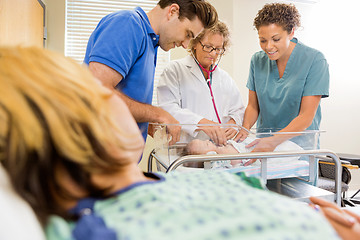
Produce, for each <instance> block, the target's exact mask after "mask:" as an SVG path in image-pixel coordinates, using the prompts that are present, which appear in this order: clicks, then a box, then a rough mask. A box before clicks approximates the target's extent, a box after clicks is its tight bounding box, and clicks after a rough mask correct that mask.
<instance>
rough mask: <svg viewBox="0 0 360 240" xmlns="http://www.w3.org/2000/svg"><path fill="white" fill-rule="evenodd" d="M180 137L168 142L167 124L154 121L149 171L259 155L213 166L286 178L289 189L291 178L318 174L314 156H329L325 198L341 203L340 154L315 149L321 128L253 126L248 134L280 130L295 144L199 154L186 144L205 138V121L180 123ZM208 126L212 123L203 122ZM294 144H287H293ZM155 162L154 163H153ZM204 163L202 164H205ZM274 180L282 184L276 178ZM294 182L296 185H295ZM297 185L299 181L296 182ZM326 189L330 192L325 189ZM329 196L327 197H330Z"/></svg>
mask: <svg viewBox="0 0 360 240" xmlns="http://www.w3.org/2000/svg"><path fill="white" fill-rule="evenodd" d="M180 126H181V129H182V131H181V138H180V141H179V142H177V143H176V144H173V145H169V141H170V140H171V136H170V135H169V134H168V129H167V128H168V127H169V125H166V124H153V126H152V127H153V128H154V129H155V133H154V148H153V150H152V151H151V153H150V155H149V158H148V171H149V172H151V171H153V168H154V167H155V168H156V170H155V171H162V172H171V171H182V172H189V171H190V172H191V171H204V170H207V169H206V165H207V166H209V163H214V162H219V161H227V163H229V161H232V160H242V159H243V160H247V159H259V160H258V162H259V163H258V164H256V165H250V166H241V165H240V166H239V165H235V166H231V167H229V164H227V165H226V166H225V167H223V168H221V166H220V167H216V169H211V168H210V169H209V170H220V171H228V172H245V173H246V174H247V175H249V176H258V177H260V178H262V179H263V181H264V182H265V183H266V182H267V181H269V180H270V181H271V182H274V180H280V179H281V181H284V179H286V181H284V182H288V183H289V184H290V185H291V186H290V187H288V188H289V189H292V188H296V186H295V185H296V184H295V183H296V182H294V180H293V179H294V178H297V179H301V181H299V184H301V182H304V181H307V182H310V183H313V182H314V181H315V179H316V177H317V159H325V158H326V159H331V160H332V161H333V162H334V163H335V170H336V171H335V190H336V191H335V195H334V194H330V195H328V196H327V200H331V201H335V202H336V203H337V204H339V205H340V203H341V170H342V169H341V163H340V160H339V157H338V156H337V155H336V154H335V153H334V152H332V151H330V150H324V149H317V148H318V143H319V136H320V133H322V131H303V132H296V133H278V132H277V130H276V129H270V130H269V129H265V130H264V129H263V130H261V131H259V130H256V129H252V130H251V131H249V138H252V139H256V138H263V137H270V136H275V135H276V134H281V135H282V136H284V137H285V138H287V139H288V140H286V141H291V142H292V143H296V144H295V145H297V146H298V147H295V148H289V149H281V150H279V151H274V152H242V153H233V154H210V155H209V154H201V155H188V154H186V153H185V152H186V151H185V150H184V149H185V148H186V146H187V145H188V143H189V142H191V141H192V140H194V139H201V140H204V141H205V140H207V138H208V137H207V135H206V134H204V133H203V132H202V131H198V129H199V128H200V127H202V126H204V124H201V125H199V124H180ZM206 126H211V125H206ZM221 127H222V128H234V129H237V130H239V129H240V128H241V127H240V126H237V125H225V124H222V125H221ZM293 145H294V144H292V145H291V144H290V146H293ZM154 165H155V166H154ZM204 166H205V168H204ZM277 184H281V183H280V181H278V183H277ZM294 184H295V185H294ZM299 186H300V185H299ZM301 186H308V187H307V188H309V189H310V188H313V190H315V189H317V190H318V191H320V192H321V191H324V192H322V194H323V193H325V192H327V191H325V190H321V189H318V188H316V187H314V186H311V185H310V184H305V185H304V184H301ZM327 193H329V192H327ZM329 198H330V199H329Z"/></svg>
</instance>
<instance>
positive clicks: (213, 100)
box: [191, 51, 221, 124]
mask: <svg viewBox="0 0 360 240" xmlns="http://www.w3.org/2000/svg"><path fill="white" fill-rule="evenodd" d="M191 55H192V56H193V58H194V60H195V62H196V63H197V64H198V66H199V67H200V68H201V69H202V70H203V71H205V72H206V73H207V74H208V78H207V79H206V78H205V80H206V83H207V85H208V87H209V90H210V95H211V100H212V103H213V106H214V110H215V114H216V117H217V119H218V121H219V123H220V124H221V120H220V116H219V113H218V110H217V108H216V104H215V97H214V94H213V91H212V88H211V76H212V72H214V71H215V69H216V68H217V66H218V65H219V62H220V60H221V56H220V58H219V60H218V62H217V64H216V65H215V67H214V68H212V69H211V68H210V70H207V69H205V68H204V67H203V66H202V65H201V64H200V63H199V61H198V60H197V59H196V57H195V56H194V54H193V52H192V51H191ZM204 77H205V76H204Z"/></svg>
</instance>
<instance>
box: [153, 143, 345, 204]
mask: <svg viewBox="0 0 360 240" xmlns="http://www.w3.org/2000/svg"><path fill="white" fill-rule="evenodd" d="M291 156H309V160H310V162H309V181H313V179H314V178H315V174H316V173H315V172H314V169H315V158H318V159H325V158H326V159H329V158H331V159H332V160H333V162H334V164H335V199H334V200H335V202H336V203H337V205H339V206H340V205H341V174H342V166H341V162H340V158H339V157H338V156H337V155H336V154H335V153H334V152H333V151H330V150H326V149H318V150H303V151H296V152H250V153H238V154H231V155H230V154H229V155H227V154H226V155H225V154H216V155H187V156H182V157H179V158H178V159H176V160H175V161H174V162H172V163H171V164H170V165H169V166H168V167H167V165H166V164H164V163H163V162H162V161H161V160H160V159H159V158H158V157H157V156H156V151H155V149H154V150H153V151H152V152H151V153H150V155H149V161H148V170H149V172H151V171H152V159H153V158H155V159H156V160H157V161H158V162H159V163H160V164H161V165H162V166H163V167H164V168H165V169H166V172H167V173H168V172H171V171H174V170H175V169H176V168H178V167H179V166H181V165H183V164H185V163H188V162H210V161H222V160H236V159H248V158H260V159H261V167H260V177H261V178H262V179H263V180H264V181H265V182H266V181H267V158H275V157H291Z"/></svg>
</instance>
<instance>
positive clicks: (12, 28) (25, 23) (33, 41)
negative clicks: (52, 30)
mask: <svg viewBox="0 0 360 240" xmlns="http://www.w3.org/2000/svg"><path fill="white" fill-rule="evenodd" d="M44 9H45V5H44V4H43V3H42V1H40V0H0V46H1V45H22V46H37V47H43V46H44V12H45V11H44Z"/></svg>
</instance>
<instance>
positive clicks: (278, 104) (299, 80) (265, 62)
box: [246, 38, 329, 130]
mask: <svg viewBox="0 0 360 240" xmlns="http://www.w3.org/2000/svg"><path fill="white" fill-rule="evenodd" d="M292 41H293V42H295V43H296V46H295V48H294V49H293V51H292V53H291V55H290V58H289V60H288V62H287V64H286V68H285V72H284V74H283V77H282V78H280V77H279V70H278V68H277V65H276V61H275V60H270V59H269V57H268V56H267V55H266V53H265V52H264V51H260V52H257V53H255V54H254V55H253V57H252V59H251V64H250V73H249V79H248V82H247V85H246V86H247V87H248V88H249V89H250V90H252V91H255V92H256V96H257V98H258V103H259V108H260V112H259V118H258V121H257V128H258V129H260V130H261V129H274V130H278V129H282V128H284V127H286V126H287V125H288V124H289V123H290V122H291V121H292V120H293V119H294V118H295V117H297V116H298V115H299V111H300V105H301V99H302V97H304V96H315V95H320V96H322V97H323V98H324V97H328V96H329V67H328V63H327V61H326V59H325V57H324V55H323V54H322V53H321V52H319V51H318V50H316V49H313V48H310V47H308V46H306V45H304V44H302V43H301V42H299V41H298V40H297V39H296V38H294V39H293V40H292ZM320 121H321V108H320V105H319V107H318V109H317V111H316V115H315V117H314V119H313V121H312V124H311V125H310V127H309V128H308V129H309V130H318V129H319V126H320Z"/></svg>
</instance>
